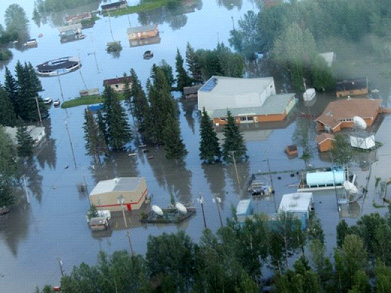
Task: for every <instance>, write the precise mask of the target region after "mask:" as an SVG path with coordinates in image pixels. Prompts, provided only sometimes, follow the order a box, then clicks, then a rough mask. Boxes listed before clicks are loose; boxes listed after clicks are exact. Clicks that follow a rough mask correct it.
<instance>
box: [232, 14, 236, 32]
mask: <svg viewBox="0 0 391 293" xmlns="http://www.w3.org/2000/svg"><path fill="white" fill-rule="evenodd" d="M231 19H232V30H235V21H234V16H233V15H232V16H231Z"/></svg>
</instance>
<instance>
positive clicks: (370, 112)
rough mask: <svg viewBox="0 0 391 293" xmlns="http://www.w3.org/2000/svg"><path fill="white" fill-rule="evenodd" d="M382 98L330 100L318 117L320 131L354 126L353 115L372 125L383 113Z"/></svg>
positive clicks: (333, 130) (317, 122)
mask: <svg viewBox="0 0 391 293" xmlns="http://www.w3.org/2000/svg"><path fill="white" fill-rule="evenodd" d="M380 105H381V100H380V99H376V100H370V99H348V100H339V101H334V102H330V103H329V104H328V105H327V107H326V109H325V110H324V111H323V113H322V115H320V116H319V117H318V118H317V119H316V124H317V129H318V131H327V132H333V133H335V132H338V131H340V130H341V129H343V128H351V127H353V126H354V122H353V117H354V116H359V117H361V118H362V119H364V120H365V122H366V123H367V125H368V126H371V125H372V124H373V122H374V121H375V119H376V117H377V116H378V115H379V113H381V111H382V108H381V107H380Z"/></svg>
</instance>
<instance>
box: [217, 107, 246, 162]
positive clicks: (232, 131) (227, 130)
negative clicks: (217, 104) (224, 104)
mask: <svg viewBox="0 0 391 293" xmlns="http://www.w3.org/2000/svg"><path fill="white" fill-rule="evenodd" d="M223 132H224V143H223V147H222V155H223V159H224V161H226V162H232V154H233V155H234V157H235V159H236V160H238V159H242V158H245V157H246V156H247V155H246V153H247V148H246V145H245V143H244V140H243V136H242V134H241V133H240V131H239V127H238V126H237V125H236V123H235V118H234V117H233V116H232V114H231V111H229V110H228V111H227V124H225V125H224V128H223Z"/></svg>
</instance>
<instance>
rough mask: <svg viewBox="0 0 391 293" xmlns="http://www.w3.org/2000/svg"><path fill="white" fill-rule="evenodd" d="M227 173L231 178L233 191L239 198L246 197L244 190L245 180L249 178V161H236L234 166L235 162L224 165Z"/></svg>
mask: <svg viewBox="0 0 391 293" xmlns="http://www.w3.org/2000/svg"><path fill="white" fill-rule="evenodd" d="M226 170H227V175H228V177H229V178H230V179H231V184H232V187H233V189H234V193H235V194H237V195H238V196H239V198H240V199H243V198H247V197H248V193H247V192H246V187H247V182H248V181H249V178H250V176H251V175H250V163H249V162H248V161H245V162H240V161H239V162H237V163H236V168H235V164H230V165H228V166H227V167H226Z"/></svg>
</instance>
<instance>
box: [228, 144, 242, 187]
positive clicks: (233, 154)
mask: <svg viewBox="0 0 391 293" xmlns="http://www.w3.org/2000/svg"><path fill="white" fill-rule="evenodd" d="M229 153H230V155H231V157H232V159H233V160H234V167H235V173H236V180H237V181H238V185H240V179H239V174H238V168H237V166H236V159H235V151H229Z"/></svg>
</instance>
